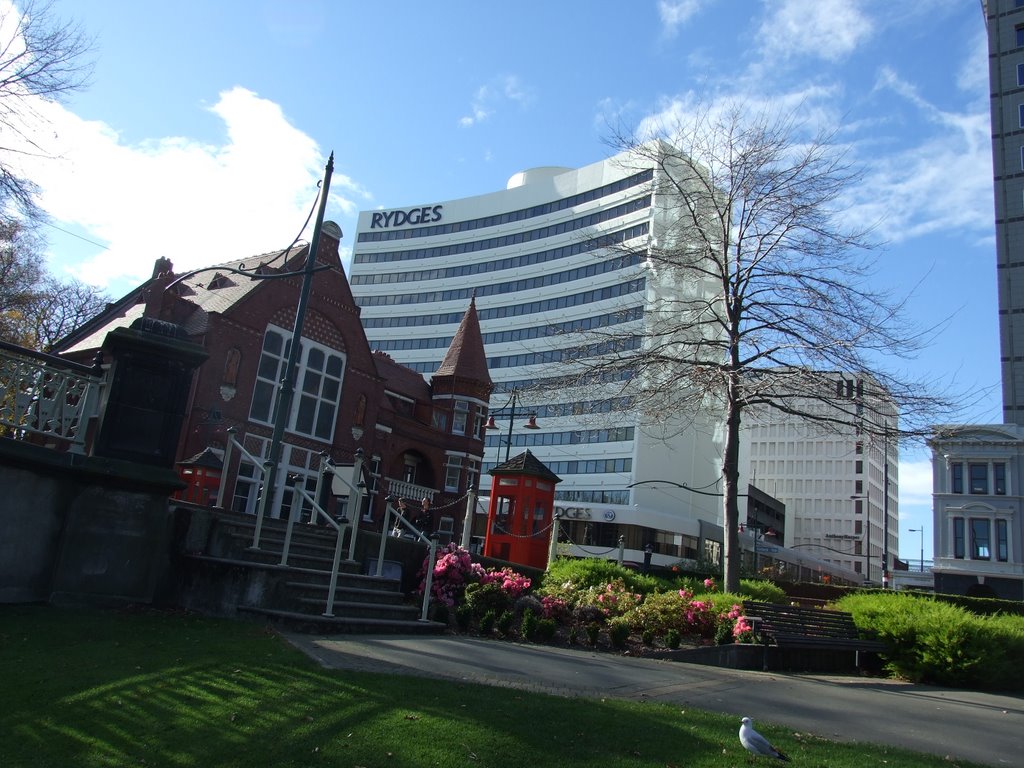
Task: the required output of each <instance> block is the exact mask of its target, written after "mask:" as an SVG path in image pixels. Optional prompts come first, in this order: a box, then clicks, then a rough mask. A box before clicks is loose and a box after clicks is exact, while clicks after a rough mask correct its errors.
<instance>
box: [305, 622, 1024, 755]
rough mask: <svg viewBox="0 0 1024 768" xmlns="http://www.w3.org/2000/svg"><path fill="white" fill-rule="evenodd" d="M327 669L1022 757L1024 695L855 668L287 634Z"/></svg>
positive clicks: (443, 638) (944, 751) (465, 641)
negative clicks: (806, 669)
mask: <svg viewBox="0 0 1024 768" xmlns="http://www.w3.org/2000/svg"><path fill="white" fill-rule="evenodd" d="M288 639H289V640H290V641H291V642H292V643H293V644H294V645H295V646H297V647H298V648H300V649H302V650H303V651H304V652H305V653H307V654H308V655H309V656H311V657H313V658H314V659H316V660H317V661H319V662H320V663H321V664H323V665H324V666H326V667H330V668H335V669H353V670H359V671H366V672H384V673H389V674H407V675H418V676H422V677H437V678H447V679H453V680H460V681H464V682H471V683H481V684H484V685H497V686H504V687H511V688H518V689H522V690H529V691H537V692H541V693H549V694H554V695H558V696H570V697H573V696H585V697H619V698H623V699H632V700H648V701H661V702H666V703H673V704H680V705H687V706H693V707H698V708H700V709H705V710H710V711H714V712H722V713H725V714H729V715H735V716H736V727H737V730H738V729H739V721H740V718H741V717H744V716H746V717H752V718H753V719H754V721H755V725H756V724H758V723H772V724H776V725H783V726H786V727H789V728H792V729H794V730H796V731H800V732H806V733H811V734H815V735H817V736H821V737H824V738H828V739H832V740H835V741H860V742H869V743H874V744H888V745H892V746H898V747H905V748H907V749H912V750H916V751H919V752H928V753H932V754H936V755H940V756H943V757H947V756H948V757H951V758H959V759H965V760H971V761H974V762H977V763H985V764H988V765H995V766H1024V754H1022V747H1024V697H1021V696H1017V695H1007V694H992V693H978V692H974V691H964V690H957V689H948V688H936V687H932V686H925V685H913V684H910V683H904V682H899V681H895V680H883V679H878V678H869V677H857V676H852V675H846V676H842V675H802V674H781V673H777V672H749V671H744V670H734V669H721V668H718V667H709V666H703V665H699V664H688V663H680V662H674V661H660V660H653V659H640V658H630V657H628V656H618V655H615V654H609V653H599V652H591V651H586V650H582V649H581V650H575V649H567V648H553V647H547V646H542V645H521V644H517V643H509V642H502V641H497V640H482V639H480V638H473V637H463V636H451V635H431V636H422V637H407V636H396V635H344V636H333V637H316V636H311V635H297V634H292V635H288Z"/></svg>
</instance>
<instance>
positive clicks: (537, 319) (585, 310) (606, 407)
mask: <svg viewBox="0 0 1024 768" xmlns="http://www.w3.org/2000/svg"><path fill="white" fill-rule="evenodd" d="M642 154H648V153H642ZM654 166H655V164H654V163H652V162H651V161H650V160H649V159H646V158H643V157H641V156H639V155H636V154H632V153H623V154H620V155H616V156H614V157H611V158H609V159H607V160H605V161H603V162H599V163H594V164H592V165H588V166H586V167H583V168H580V169H575V170H574V169H568V168H552V167H547V168H537V169H533V170H529V171H526V172H523V173H517V174H516V175H514V176H513V177H512V178H511V179H510V180H509V182H508V185H507V187H506V189H504V190H501V191H499V192H494V193H491V194H486V195H480V196H478V197H471V198H464V199H460V200H447V201H436V200H435V201H427V202H425V203H419V204H416V205H409V206H404V207H402V208H398V209H388V210H379V211H366V212H363V213H361V214H360V217H359V224H358V232H357V235H356V242H355V246H354V252H353V260H352V269H351V284H352V291H353V294H354V296H355V301H356V303H357V304H358V305H359V306H360V308H361V313H362V314H361V316H362V320H363V324H364V326H365V328H366V335H367V338H368V340H369V342H370V345H371V347H373V348H374V349H377V350H381V351H382V352H385V353H387V354H389V355H391V356H392V357H393V358H394V359H395V360H396V361H398V362H400V363H402V364H403V365H406V366H408V367H410V368H413V369H414V370H418V371H421V372H423V373H429V372H431V371H434V370H436V368H437V364H438V361H439V359H440V356H441V355H442V354H443V353H444V351H445V350H446V349H447V348H448V346H449V344H450V343H451V339H452V334H453V333H454V330H455V328H456V324H457V323H458V321H459V319H460V318H461V312H462V310H463V308H464V307H465V304H466V301H468V300H469V299H470V297H474V296H475V297H476V304H477V309H478V315H479V319H480V326H481V330H482V332H483V340H484V345H485V348H486V350H487V356H488V360H487V367H488V370H489V372H490V375H491V378H492V379H493V381H494V384H495V390H494V394H492V397H491V401H490V407H491V412H490V415H491V416H492V417H493V421H494V424H495V426H497V427H498V429H496V430H494V431H492V432H490V433H489V435H488V438H487V441H486V445H485V457H484V465H483V467H482V472H481V494H483V495H485V496H486V495H487V494H488V492H489V484H490V480H491V478H490V476H489V475H488V474H487V470H488V469H490V468H492V467H493V466H495V464H496V463H499V462H501V461H504V460H505V459H506V458H507V457H508V456H509V455H512V456H514V455H516V454H517V453H519V452H521V451H523V450H525V449H529V450H530V451H531V452H532V453H533V454H534V455H535V456H536V457H537V458H538V459H540V460H541V461H542V462H543V463H544V464H545V465H547V466H548V467H549V468H550V469H551V471H553V472H554V473H555V474H556V475H557V476H558V477H559V478H561V482H560V483H559V484H558V486H557V491H556V501H555V503H556V511H558V512H560V514H561V520H562V522H561V526H562V531H563V532H564V533H565V534H566V535H567V537H568V539H569V540H570V541H571V542H572V544H573V545H574V547H575V548H574V549H570V552H573V553H575V554H595V555H603V556H608V555H609V554H610V553H614V552H615V550H616V549H617V547H618V542H619V539H620V537H622V538H623V540H624V542H625V554H624V557H625V559H627V560H632V561H639V560H642V559H643V556H644V554H645V549H649V550H650V552H651V555H652V562H654V563H655V564H659V563H660V564H667V563H671V562H674V561H678V560H679V559H682V558H688V559H701V558H705V559H708V560H711V561H716V560H717V559H718V557H719V555H720V551H721V543H722V528H721V518H722V509H721V506H722V499H721V496H720V495H718V491H719V489H720V484H719V482H718V481H719V478H720V474H721V447H720V443H719V440H718V438H719V435H720V432H719V427H720V418H719V417H718V416H717V415H716V414H713V413H706V414H702V416H701V418H704V419H705V421H704V422H702V423H699V422H696V421H694V422H692V423H690V422H687V421H686V420H685V419H682V418H680V419H675V417H674V415H673V414H664V416H663V417H662V419H661V420H660V423H658V424H651V423H640V422H639V420H638V418H637V417H636V416H634V415H633V414H632V412H631V409H630V403H629V402H628V400H626V399H624V398H623V397H621V396H619V395H618V394H617V392H618V390H619V386H618V382H615V381H611V382H605V383H604V385H603V394H601V393H598V392H595V390H594V388H592V387H588V388H586V389H574V388H558V387H555V388H553V387H552V386H551V382H553V381H557V380H558V379H559V378H561V377H562V376H563V375H564V372H565V365H566V364H567V363H568V362H571V360H572V359H573V358H574V356H576V355H579V354H580V353H581V351H583V352H584V353H586V352H588V351H589V350H591V349H592V348H593V347H592V346H591V345H594V343H595V337H598V338H600V336H601V334H602V333H607V332H611V331H613V330H615V329H620V328H623V327H627V328H628V327H636V328H637V329H640V328H641V327H642V323H644V322H650V318H651V317H652V316H656V315H657V313H658V310H659V308H661V307H664V306H668V304H669V303H670V302H671V301H672V300H674V299H677V298H680V296H681V292H689V293H688V294H684V295H683V297H686V296H689V297H696V295H697V294H696V291H698V290H700V288H698V287H697V286H694V285H678V284H677V283H675V282H674V281H673V279H672V277H673V276H672V275H671V274H667V275H666V274H660V273H659V270H658V269H657V268H656V267H655V266H654V265H652V264H651V263H648V261H647V260H646V259H645V258H644V257H643V254H644V252H645V244H648V243H652V244H653V243H660V244H661V245H662V246H664V244H665V243H666V241H667V240H668V239H670V238H672V237H673V233H672V227H671V223H672V221H673V220H674V219H675V216H673V215H672V212H673V211H674V210H675V211H677V210H678V208H679V207H678V205H675V203H676V200H674V199H673V195H672V193H671V192H666V191H664V187H665V186H666V185H659V183H658V182H659V178H658V173H659V171H658V170H657V168H656V167H654ZM620 338H621V336H620ZM598 389H600V387H598ZM674 421H678V423H673V422H674ZM679 427H682V428H679ZM772 429H773V428H772V427H767V430H768V431H767V432H766V433H765V434H766V435H768V434H774V433H772V432H771V430H772ZM766 439H767V438H766ZM759 446H760V444H759ZM759 450H760V447H759ZM850 450H851V451H852V450H853V449H852V447H851V449H850ZM822 460H823V457H822ZM862 463H863V462H862ZM791 464H792V462H791ZM772 465H773V468H774V462H773V464H772ZM848 465H849V466H848V467H847V466H846V465H845V464H844V465H843V467H844V471H847V474H846V475H843V477H844V482H845V484H846V485H848V486H849V488H846V487H845V486H844V487H843V488H842V489H841V490H840V483H839V481H838V480H837V479H834V476H833V475H831V474H830V475H829V480H828V485H829V488H830V489H835V493H839V494H842V497H843V499H845V501H846V507H847V509H845V510H842V512H841V513H840V512H839V511H838V507H839V505H838V502H837V503H836V504H835V506H836V508H837V512H836V514H837V515H840V514H841V520H837V521H835V522H833V521H832V520H831V519H830V520H829V522H828V523H827V524H826V526H825V528H824V529H822V530H819V531H817V532H816V533H814V534H813V535H812V534H810V533H809V534H808V536H807V538H808V539H809V540H810V541H818V540H821V541H826V542H827V541H831V539H829V538H826V537H825V533H826V532H828V533H832V532H834V533H835V535H840V534H842V535H851V536H852V535H854V534H853V531H854V530H855V527H854V526H853V523H852V515H853V514H855V510H856V509H857V505H856V504H855V502H854V500H851V499H850V497H851V496H852V495H854V494H855V493H856V492H858V491H857V490H856V489H857V486H856V483H857V482H858V481H857V480H856V479H855V478H854V474H853V472H854V467H855V466H856V460H855V459H853V458H852V454H851V458H850V461H849V462H848ZM821 466H822V464H821V461H819V462H818V463H817V464H816V463H815V462H814V461H811V460H809V461H807V463H806V469H807V471H808V472H811V471H814V470H815V469H817V471H821ZM872 466H874V465H872ZM833 470H834V471H835V472H837V473H838V472H839V471H840V470H839V469H838V465H837V466H836V467H831V466H830V472H831V471H833ZM773 471H774V469H773ZM766 474H767V470H765V472H763V473H762V475H766ZM867 477H868V473H867V471H865V473H864V477H863V478H861V481H862V482H863V493H864V495H865V496H867V495H868V493H869V492H871V491H870V490H869V487H868V485H867ZM760 478H761V475H759V476H758V479H759V480H760ZM779 478H780V481H781V484H780V485H779V488H780V489H782V488H787V487H789V486H788V485H787V482H788V483H790V484H791V476H786V477H784V476H783V474H780V475H779ZM877 482H878V483H881V475H880V474H879V476H878V479H877ZM823 484H824V481H819V482H818V483H817V485H818V486H821V485H823ZM758 485H759V486H760V487H761V490H764V491H767V495H765V494H761V496H763V497H764V498H763V499H762V500H763V501H765V505H764V506H763V509H762V512H763V511H765V510H775V512H773V514H775V516H776V517H790V518H791V517H792V516H791V515H790V512H789V502H788V501H787V502H786V504H785V505H780V504H777V503H775V502H774V501H773V500H771V499H770V495H772V494H773V489H772V488H771V487H767V488H766V487H765V486H764V485H762V484H761V483H760V482H759V483H758ZM743 487H746V486H745V485H744V486H743ZM815 487H816V486H815V484H814V483H813V482H812V481H807V492H808V494H809V493H811V491H812V490H813V488H815ZM872 487H873V486H872ZM754 493H755V494H756V493H757V490H756V489H755V491H754ZM830 493H831V491H830ZM874 493H875V494H876V495H875V496H874V497H873V498H874V499H875V503H876V504H878V511H877V514H878V515H880V514H881V512H880V509H881V505H880V500H881V498H882V496H881V493H880V491H875V492H874ZM808 498H809V497H808V496H807V495H805V494H803V493H801V494H799V495H794V496H793V499H794V502H795V504H796V507H797V508H798V509H801V510H802V509H803V508H804V507H807V508H808V509H810V508H811V507H813V508H814V510H815V512H814V515H813V516H812V520H813V521H817V523H816V522H807V523H806V526H807V530H808V531H811V530H812V527H813V526H814V525H816V524H818V523H820V522H821V516H822V513H821V512H820V505H817V504H812V503H811V502H810V501H807V502H806V503H805V499H808ZM821 498H829V499H830V498H831V496H830V495H825V496H822V497H821ZM746 499H747V496H744V498H743V499H742V500H741V510H740V522H741V523H744V522H745V520H747V509H746ZM759 509H761V508H759ZM481 511H482V510H481ZM892 514H893V515H895V505H893V508H892ZM761 517H763V515H760V513H759V514H757V515H753V516H752V517H751V518H750V520H751V522H750V529H749V530H745V531H744V532H743V533H742V534H741V546H742V547H743V548H744V549H745V550H746V551H747V565H748V566H755V564H756V566H757V567H760V566H762V565H764V564H765V563H766V562H767V561H768V560H771V561H774V560H786V561H788V562H789V564H790V565H792V566H793V567H799V568H801V569H803V568H807V569H808V570H806V571H804V575H805V577H807V578H811V577H813V576H812V575H810V574H814V573H818V572H819V571H820V569H821V568H822V567H823V564H824V567H826V568H827V567H828V565H829V563H828V562H825V561H823V560H822V559H821V558H822V555H823V554H825V555H828V554H830V553H827V552H825V553H823V552H821V551H813V550H810V549H802V550H790V551H788V552H787V551H784V550H783V549H782V548H781V547H780V546H777V544H781V542H779V541H777V540H776V539H774V538H773V537H772V536H771V535H769V536H768V537H767V538H759V536H760V535H761V534H764V533H765V531H758V530H757V526H758V525H759V523H757V522H755V518H756V520H761ZM848 517H849V518H851V519H850V520H849V523H850V524H849V525H847V524H846V523H847V522H848V521H847V518H848ZM765 519H767V518H765ZM877 522H878V528H879V530H878V532H877V533H876V534H875V536H876V537H877V538H876V539H875V540H874V541H875V547H876V549H878V550H879V551H880V548H881V535H882V534H881V517H879V518H878V521H877ZM798 524H799V525H800V526H801V528H800V530H801V531H803V530H804V528H803V526H804V525H805V524H804V523H803V522H799V523H798ZM791 527H792V523H788V522H786V521H785V520H781V519H780V524H779V525H776V526H774V528H779V529H782V528H785V529H786V530H787V531H788V529H789V528H791ZM894 528H895V526H894ZM847 531H848V533H844V532H847ZM786 537H787V541H788V540H789V538H790V535H789V533H788V532H787V534H786ZM794 541H802V539H794ZM767 555H772V557H770V558H768V557H766V556H767ZM879 557H880V556H879ZM849 560H850V561H847V560H844V561H843V562H842V563H838V564H836V566H835V569H834V571H833V572H832V576H833V577H838V578H841V579H846V580H847V581H860V579H861V577H860V576H859V573H860V569H859V568H857V567H856V565H855V563H854V562H852V560H853V559H852V558H851V559H849ZM858 562H859V561H858ZM875 569H876V572H878V573H879V576H880V560H879V565H876V566H875Z"/></svg>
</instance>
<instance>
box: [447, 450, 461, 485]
mask: <svg viewBox="0 0 1024 768" xmlns="http://www.w3.org/2000/svg"><path fill="white" fill-rule="evenodd" d="M461 479H462V457H461V456H449V457H448V464H447V466H446V467H445V470H444V489H445V490H446V491H449V492H451V493H458V491H459V480H461Z"/></svg>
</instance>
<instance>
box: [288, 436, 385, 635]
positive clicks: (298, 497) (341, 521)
mask: <svg viewBox="0 0 1024 768" xmlns="http://www.w3.org/2000/svg"><path fill="white" fill-rule="evenodd" d="M362 465H363V452H362V449H359V450H357V451H356V461H355V464H354V465H353V466H352V467H351V469H352V479H353V480H354V481H355V482H349V480H348V479H347V478H345V477H344V476H343V475H342V473H340V472H339V471H338V468H337V467H335V466H334V465H333V464H332V463H331V462H330V461H329V460H328V459H327V457H326V456H321V457H320V474H319V482H324V479H325V478H326V477H327V476H328V475H333V476H334V477H336V478H338V479H339V480H341V482H343V483H344V484H345V485H347V486H348V487H349V491H350V500H351V503H352V507H351V510H350V511H351V513H352V514H350V515H347V516H345V517H339V518H334V517H331V516H330V515H329V514H327V512H325V511H324V509H323V507H321V506H320V505H319V504H318V503H317V500H316V498H315V497H314V495H311V494H309V493H308V492H307V491H306V488H305V480H304V478H301V477H300V478H299V479H298V480H297V481H296V484H295V487H294V489H293V491H292V506H291V510H290V511H289V513H288V525H287V527H286V528H285V533H284V546H283V547H282V548H281V565H288V554H289V551H290V549H291V544H292V529H293V528H294V527H295V523H296V522H298V518H299V515H300V513H301V511H302V501H303V500H305V501H307V502H309V505H310V507H311V508H312V510H313V511H312V513H311V514H310V516H309V524H310V525H313V524H314V523H316V522H317V520H323V521H324V522H326V523H327V524H328V525H330V526H331V527H332V528H334V530H335V532H336V533H337V536H336V538H335V543H334V562H333V564H332V565H331V579H330V584H329V586H328V587H327V590H328V591H327V607H326V608H325V609H324V613H323V615H324V616H328V617H332V616H334V593H335V591H336V590H337V588H338V566H339V565H341V551H342V548H343V545H344V541H345V533H346V531H347V532H348V533H349V553H348V561H349V562H354V560H355V549H356V531H358V530H359V525H358V524H357V522H356V521H357V520H358V517H359V507H360V504H361V503H362V495H363V491H364V490H365V488H366V486H365V485H364V484H363V483H362V482H360V481H359V477H360V475H361V473H362ZM318 485H319V483H318ZM317 491H319V488H318V489H317ZM315 496H319V493H318V492H317V493H315Z"/></svg>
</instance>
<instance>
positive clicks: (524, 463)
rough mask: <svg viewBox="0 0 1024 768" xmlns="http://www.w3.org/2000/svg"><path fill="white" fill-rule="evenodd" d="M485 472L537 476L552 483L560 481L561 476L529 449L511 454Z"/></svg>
mask: <svg viewBox="0 0 1024 768" xmlns="http://www.w3.org/2000/svg"><path fill="white" fill-rule="evenodd" d="M487 474H489V475H529V476H530V477H539V478H541V479H542V480H550V481H551V482H553V483H560V482H562V478H560V477H559V476H558V475H556V474H555V473H554V472H552V471H551V470H550V469H548V466H547V464H545V463H544V462H542V461H541V460H540V459H538V458H537V457H536V456H534V455H533V454H532V453H530V451H529V449H527V450H525V451H523V452H522V453H520V454H519V455H518V456H513V457H512V458H511V459H509V460H508V461H506V462H505V463H503V464H498V465H497V466H496V467H494V468H492V469H490V470H488V472H487Z"/></svg>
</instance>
